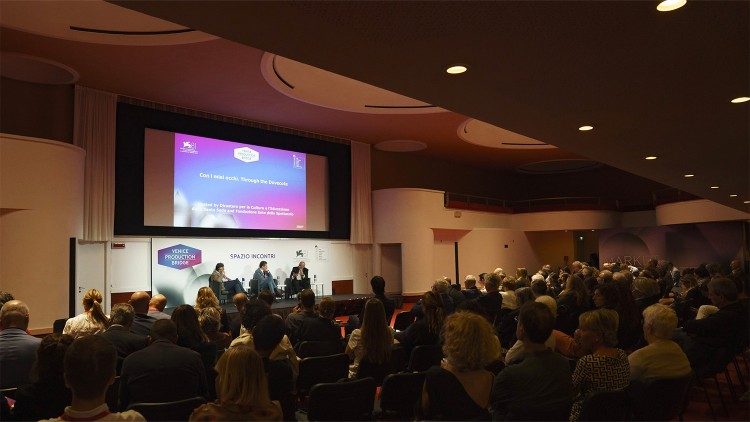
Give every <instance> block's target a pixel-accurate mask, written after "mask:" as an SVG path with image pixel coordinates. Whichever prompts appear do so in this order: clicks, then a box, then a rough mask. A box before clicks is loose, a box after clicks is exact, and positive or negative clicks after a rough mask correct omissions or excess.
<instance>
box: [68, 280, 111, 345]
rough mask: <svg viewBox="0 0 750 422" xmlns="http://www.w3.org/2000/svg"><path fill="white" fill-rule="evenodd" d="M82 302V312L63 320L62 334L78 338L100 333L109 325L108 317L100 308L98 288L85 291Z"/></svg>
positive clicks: (100, 295)
mask: <svg viewBox="0 0 750 422" xmlns="http://www.w3.org/2000/svg"><path fill="white" fill-rule="evenodd" d="M82 302H83V313H82V314H79V315H76V316H74V317H73V318H70V319H68V320H67V321H66V322H65V327H64V328H63V334H68V335H70V336H73V338H78V337H83V336H88V335H91V334H97V333H100V332H102V331H104V330H106V329H107V327H109V318H107V316H106V315H105V314H104V310H103V309H102V294H101V292H100V291H99V290H96V289H90V290H89V291H87V292H86V294H85V295H84V296H83V301H82Z"/></svg>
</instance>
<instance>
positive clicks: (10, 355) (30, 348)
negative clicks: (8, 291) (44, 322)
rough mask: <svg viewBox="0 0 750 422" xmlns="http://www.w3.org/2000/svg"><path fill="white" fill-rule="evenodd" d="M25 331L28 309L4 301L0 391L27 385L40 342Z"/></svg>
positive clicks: (17, 302) (16, 302)
mask: <svg viewBox="0 0 750 422" xmlns="http://www.w3.org/2000/svg"><path fill="white" fill-rule="evenodd" d="M28 328H29V307H28V306H26V304H25V303H23V302H21V301H20V300H10V301H8V302H5V304H4V305H3V307H2V308H1V309H0V330H2V331H0V388H12V387H19V386H21V385H24V384H27V383H28V382H29V374H30V373H31V368H32V366H33V365H34V361H35V360H36V353H37V349H38V348H39V344H40V343H41V342H42V340H41V339H38V338H36V337H34V336H32V335H30V334H29V333H28V332H26V330H27V329H28Z"/></svg>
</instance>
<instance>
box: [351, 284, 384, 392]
mask: <svg viewBox="0 0 750 422" xmlns="http://www.w3.org/2000/svg"><path fill="white" fill-rule="evenodd" d="M392 345H393V329H392V328H391V327H390V326H389V325H388V322H387V321H386V320H385V307H384V306H383V302H381V301H380V299H377V298H373V299H370V300H368V301H367V303H365V312H364V319H363V320H362V327H361V328H357V329H356V330H354V331H352V335H351V336H350V337H349V343H348V344H347V345H346V353H347V354H348V355H349V357H351V358H353V363H352V364H351V365H350V366H349V378H356V377H357V370H358V369H359V364H360V362H362V360H363V359H366V360H367V361H368V362H370V363H373V364H376V365H377V364H382V363H385V362H388V361H389V360H390V359H391V346H392Z"/></svg>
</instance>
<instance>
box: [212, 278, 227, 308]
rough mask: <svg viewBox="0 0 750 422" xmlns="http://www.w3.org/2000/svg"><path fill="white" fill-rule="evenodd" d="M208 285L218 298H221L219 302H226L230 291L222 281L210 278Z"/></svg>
mask: <svg viewBox="0 0 750 422" xmlns="http://www.w3.org/2000/svg"><path fill="white" fill-rule="evenodd" d="M208 287H209V288H210V289H211V291H213V292H214V294H215V295H216V298H217V299H219V303H225V302H226V300H227V298H228V296H229V292H228V291H226V290H225V289H224V288H223V287H224V286H223V283H222V282H220V281H212V280H209V281H208Z"/></svg>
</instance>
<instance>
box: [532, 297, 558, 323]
mask: <svg viewBox="0 0 750 422" xmlns="http://www.w3.org/2000/svg"><path fill="white" fill-rule="evenodd" d="M534 301H535V302H539V303H542V304H544V305H546V306H547V307H548V308H549V310H550V312H552V316H553V317H555V318H557V301H556V300H555V298H553V297H552V296H547V295H543V296H539V297H538V298H536V299H534Z"/></svg>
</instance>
